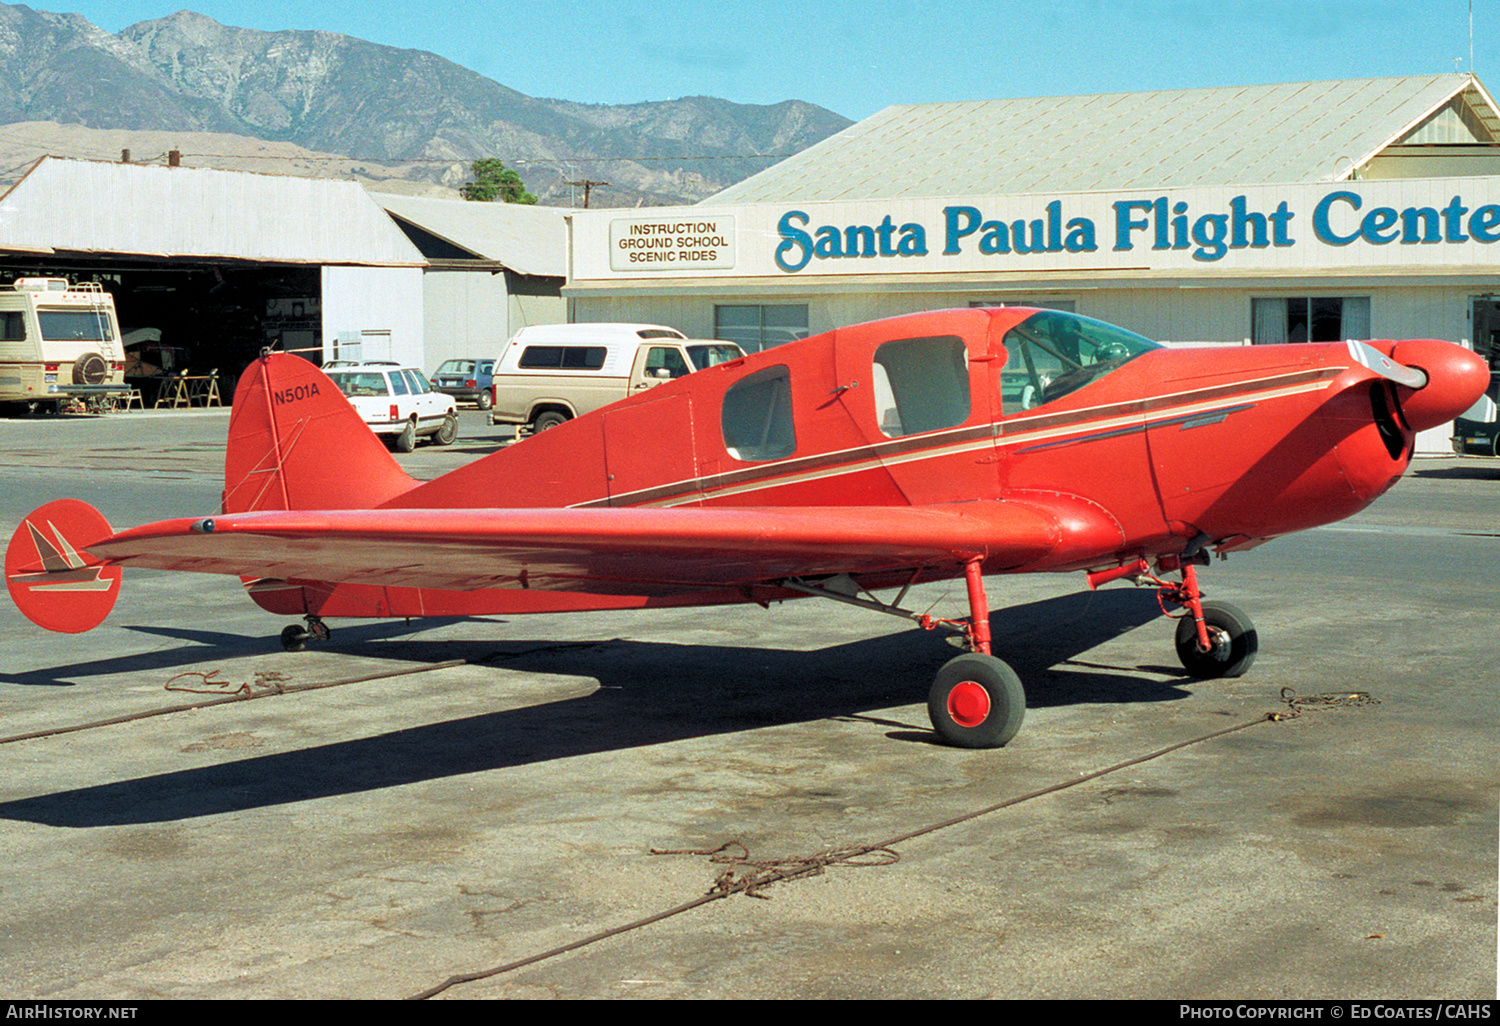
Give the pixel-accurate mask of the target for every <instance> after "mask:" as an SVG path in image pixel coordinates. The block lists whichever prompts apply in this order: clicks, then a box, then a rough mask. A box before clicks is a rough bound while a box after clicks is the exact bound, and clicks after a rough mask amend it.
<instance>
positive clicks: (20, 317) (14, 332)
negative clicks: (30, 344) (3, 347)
mask: <svg viewBox="0 0 1500 1026" xmlns="http://www.w3.org/2000/svg"><path fill="white" fill-rule="evenodd" d="M25 338H26V315H25V314H23V313H22V312H21V311H19V310H7V311H5V312H4V313H0V342H20V341H22V340H23V339H25Z"/></svg>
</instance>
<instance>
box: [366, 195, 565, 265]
mask: <svg viewBox="0 0 1500 1026" xmlns="http://www.w3.org/2000/svg"><path fill="white" fill-rule="evenodd" d="M371 198H372V199H374V200H375V202H377V203H379V204H380V205H381V206H383V207H385V209H386V210H388V211H390V212H391V213H392V214H393V215H395V216H396V217H399V218H401V219H402V220H403V221H407V222H409V223H411V224H414V225H416V226H417V227H418V228H420V229H422V230H423V231H425V232H429V233H431V234H432V235H436V236H437V237H438V238H440V239H442V240H443V241H444V242H449V243H452V244H453V245H455V246H458V247H459V248H460V249H466V250H468V251H469V252H470V253H473V254H475V255H476V256H480V257H483V258H484V259H486V260H495V261H498V262H499V263H501V264H503V265H505V266H506V267H508V268H510V269H511V270H513V271H518V272H520V273H521V274H529V275H546V276H550V277H555V278H561V277H564V276H566V275H567V273H568V267H567V225H566V222H565V220H564V219H565V218H566V217H567V215H568V211H567V210H564V209H563V208H561V207H536V206H528V205H523V204H519V203H471V202H469V201H467V200H444V199H432V198H429V197H425V196H399V195H394V194H384V193H374V194H372V195H371Z"/></svg>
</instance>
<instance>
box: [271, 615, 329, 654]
mask: <svg viewBox="0 0 1500 1026" xmlns="http://www.w3.org/2000/svg"><path fill="white" fill-rule="evenodd" d="M303 619H304V620H305V621H306V626H304V625H303V624H300V623H293V624H288V625H287V626H285V627H283V628H282V629H281V647H282V648H284V649H286V650H287V651H288V652H301V651H302V650H303V649H304V648H306V647H307V642H308V640H309V639H311V640H314V641H327V640H328V639H329V638H331V637H333V631H332V630H330V629H329V627H328V625H327V624H325V623H324V622H323V621H322V620H321V619H319V618H318V617H316V616H311V615H309V616H306V617H304V618H303Z"/></svg>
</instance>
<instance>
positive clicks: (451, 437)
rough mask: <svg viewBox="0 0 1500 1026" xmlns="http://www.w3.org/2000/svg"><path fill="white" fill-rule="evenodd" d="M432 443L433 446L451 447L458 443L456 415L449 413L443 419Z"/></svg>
mask: <svg viewBox="0 0 1500 1026" xmlns="http://www.w3.org/2000/svg"><path fill="white" fill-rule="evenodd" d="M432 441H433V444H434V445H452V444H453V443H454V442H456V441H458V414H456V413H450V414H448V416H446V417H444V418H443V423H442V424H440V425H439V426H438V429H437V432H436V433H435V434H434V435H433V436H432Z"/></svg>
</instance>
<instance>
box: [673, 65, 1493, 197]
mask: <svg viewBox="0 0 1500 1026" xmlns="http://www.w3.org/2000/svg"><path fill="white" fill-rule="evenodd" d="M1455 100H1457V101H1459V102H1460V103H1462V104H1463V105H1464V106H1466V107H1467V108H1469V109H1471V110H1472V111H1473V113H1474V114H1475V116H1474V117H1471V118H1469V119H1468V120H1469V123H1471V124H1474V125H1477V126H1479V127H1480V128H1481V129H1482V130H1483V131H1485V132H1486V133H1487V134H1488V136H1489V137H1488V138H1484V139H1478V140H1475V141H1481V142H1495V141H1497V138H1496V130H1500V120H1497V112H1496V110H1495V105H1494V102H1493V100H1491V99H1490V97H1489V94H1488V93H1487V92H1485V90H1484V88H1483V87H1482V86H1480V85H1479V83H1478V82H1477V80H1474V79H1472V78H1471V77H1470V76H1469V75H1466V74H1446V75H1431V76H1413V77H1404V78H1375V79H1359V80H1349V81H1333V82H1288V83H1283V84H1279V85H1263V86H1239V87H1230V88H1216V89H1181V90H1171V91H1160V92H1146V93H1109V94H1103V95H1096V96H1052V97H1032V98H1027V99H1013V100H984V101H977V102H970V103H928V104H920V105H914V106H897V107H888V108H886V109H885V110H883V111H881V112H880V113H878V114H875V115H873V116H871V117H869V118H866V119H865V120H864V121H861V122H859V123H858V124H856V125H853V126H852V127H850V128H847V129H845V130H844V131H842V132H840V133H839V134H837V135H834V136H831V137H830V138H828V139H825V140H824V141H823V142H821V143H819V144H817V145H816V146H813V147H810V148H809V149H806V150H804V151H803V152H801V153H799V154H797V155H796V156H794V157H790V158H788V159H786V160H784V161H782V162H781V163H779V164H777V165H775V166H774V167H771V168H768V169H767V170H765V171H762V172H761V173H760V174H757V175H754V176H753V177H751V178H747V179H746V180H745V181H743V182H740V183H738V184H737V185H732V186H730V187H729V188H728V189H725V190H724V191H723V192H720V193H718V194H717V195H715V196H712V197H709V198H708V199H707V200H705V201H703V202H704V203H706V204H713V205H722V204H726V203H763V202H782V201H787V200H799V201H808V202H812V201H819V200H852V199H886V198H899V197H903V196H948V195H990V194H1016V193H1031V192H1084V191H1090V190H1097V189H1126V188H1165V187H1187V186H1213V185H1248V184H1275V183H1281V182H1306V181H1336V180H1340V179H1343V178H1346V177H1348V175H1349V174H1350V172H1351V170H1352V169H1353V168H1355V167H1357V166H1360V165H1363V164H1364V163H1365V162H1367V161H1368V160H1370V159H1371V158H1372V157H1374V156H1375V155H1376V154H1377V153H1379V152H1380V151H1381V150H1382V149H1384V148H1386V147H1387V146H1390V145H1391V144H1393V143H1395V142H1398V141H1400V140H1401V139H1402V138H1403V137H1404V136H1406V135H1407V134H1410V133H1413V132H1414V131H1416V130H1418V129H1419V128H1420V127H1421V126H1422V125H1423V124H1424V123H1425V122H1426V121H1428V120H1429V119H1432V118H1434V117H1436V116H1437V115H1438V114H1440V113H1441V112H1442V111H1443V110H1444V109H1445V107H1446V106H1447V105H1449V104H1450V101H1455ZM1449 127H1450V128H1451V125H1450V126H1449Z"/></svg>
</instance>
